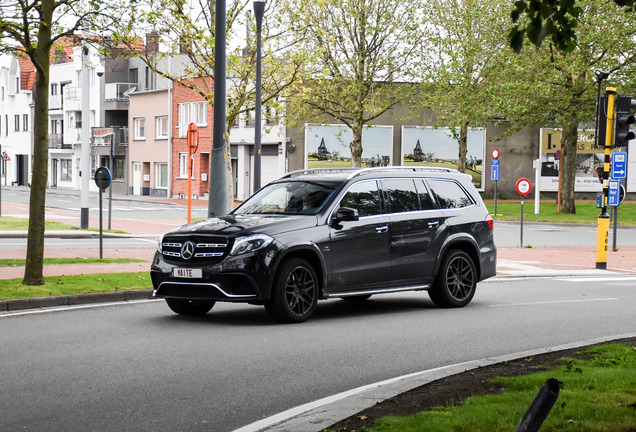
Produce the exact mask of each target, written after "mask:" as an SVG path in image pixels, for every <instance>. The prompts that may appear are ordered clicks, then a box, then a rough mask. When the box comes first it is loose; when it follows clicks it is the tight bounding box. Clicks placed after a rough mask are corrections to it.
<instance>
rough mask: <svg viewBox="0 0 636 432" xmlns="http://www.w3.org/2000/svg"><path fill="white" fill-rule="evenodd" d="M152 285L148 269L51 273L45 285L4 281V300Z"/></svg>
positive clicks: (1, 292)
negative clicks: (144, 270) (78, 273)
mask: <svg viewBox="0 0 636 432" xmlns="http://www.w3.org/2000/svg"><path fill="white" fill-rule="evenodd" d="M149 288H152V281H151V280H150V274H149V273H148V272H139V273H104V274H88V275H71V276H47V277H45V278H44V285H37V286H26V285H23V284H22V280H21V279H2V280H0V300H10V299H20V298H31V297H47V296H53V295H71V294H87V293H96V292H108V291H130V290H136V289H149Z"/></svg>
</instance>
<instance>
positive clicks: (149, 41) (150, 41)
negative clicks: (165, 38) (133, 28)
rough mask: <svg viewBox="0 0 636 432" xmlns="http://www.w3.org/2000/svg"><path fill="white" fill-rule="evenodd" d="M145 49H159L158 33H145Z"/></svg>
mask: <svg viewBox="0 0 636 432" xmlns="http://www.w3.org/2000/svg"><path fill="white" fill-rule="evenodd" d="M146 51H148V52H157V51H159V33H148V34H146Z"/></svg>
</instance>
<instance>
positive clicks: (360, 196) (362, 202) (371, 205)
mask: <svg viewBox="0 0 636 432" xmlns="http://www.w3.org/2000/svg"><path fill="white" fill-rule="evenodd" d="M340 207H350V208H354V209H356V210H358V215H359V216H360V217H362V216H371V215H377V214H381V213H382V210H381V208H380V192H379V190H378V185H377V182H376V181H375V180H374V181H363V182H360V183H356V184H354V185H353V186H351V188H349V190H348V191H347V193H346V194H345V196H344V197H343V198H342V201H340Z"/></svg>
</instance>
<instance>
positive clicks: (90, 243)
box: [0, 237, 157, 250]
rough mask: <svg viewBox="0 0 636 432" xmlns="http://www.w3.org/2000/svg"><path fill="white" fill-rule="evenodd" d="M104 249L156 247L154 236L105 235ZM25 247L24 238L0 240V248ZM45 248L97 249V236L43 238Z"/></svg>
mask: <svg viewBox="0 0 636 432" xmlns="http://www.w3.org/2000/svg"><path fill="white" fill-rule="evenodd" d="M103 247H104V249H109V248H110V249H121V248H148V247H157V239H156V238H133V237H106V238H104V239H103ZM26 248H27V239H26V238H6V239H2V241H1V242H0V250H7V249H20V250H24V249H26ZM44 248H45V249H68V248H73V249H99V237H95V238H55V237H51V238H49V237H47V238H45V239H44Z"/></svg>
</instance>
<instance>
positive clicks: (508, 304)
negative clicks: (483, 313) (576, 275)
mask: <svg viewBox="0 0 636 432" xmlns="http://www.w3.org/2000/svg"><path fill="white" fill-rule="evenodd" d="M616 300H618V299H617V298H613V297H610V298H600V299H583V300H555V301H545V302H528V303H506V304H496V305H488V307H509V306H535V305H547V304H559V303H585V302H595V301H616Z"/></svg>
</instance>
